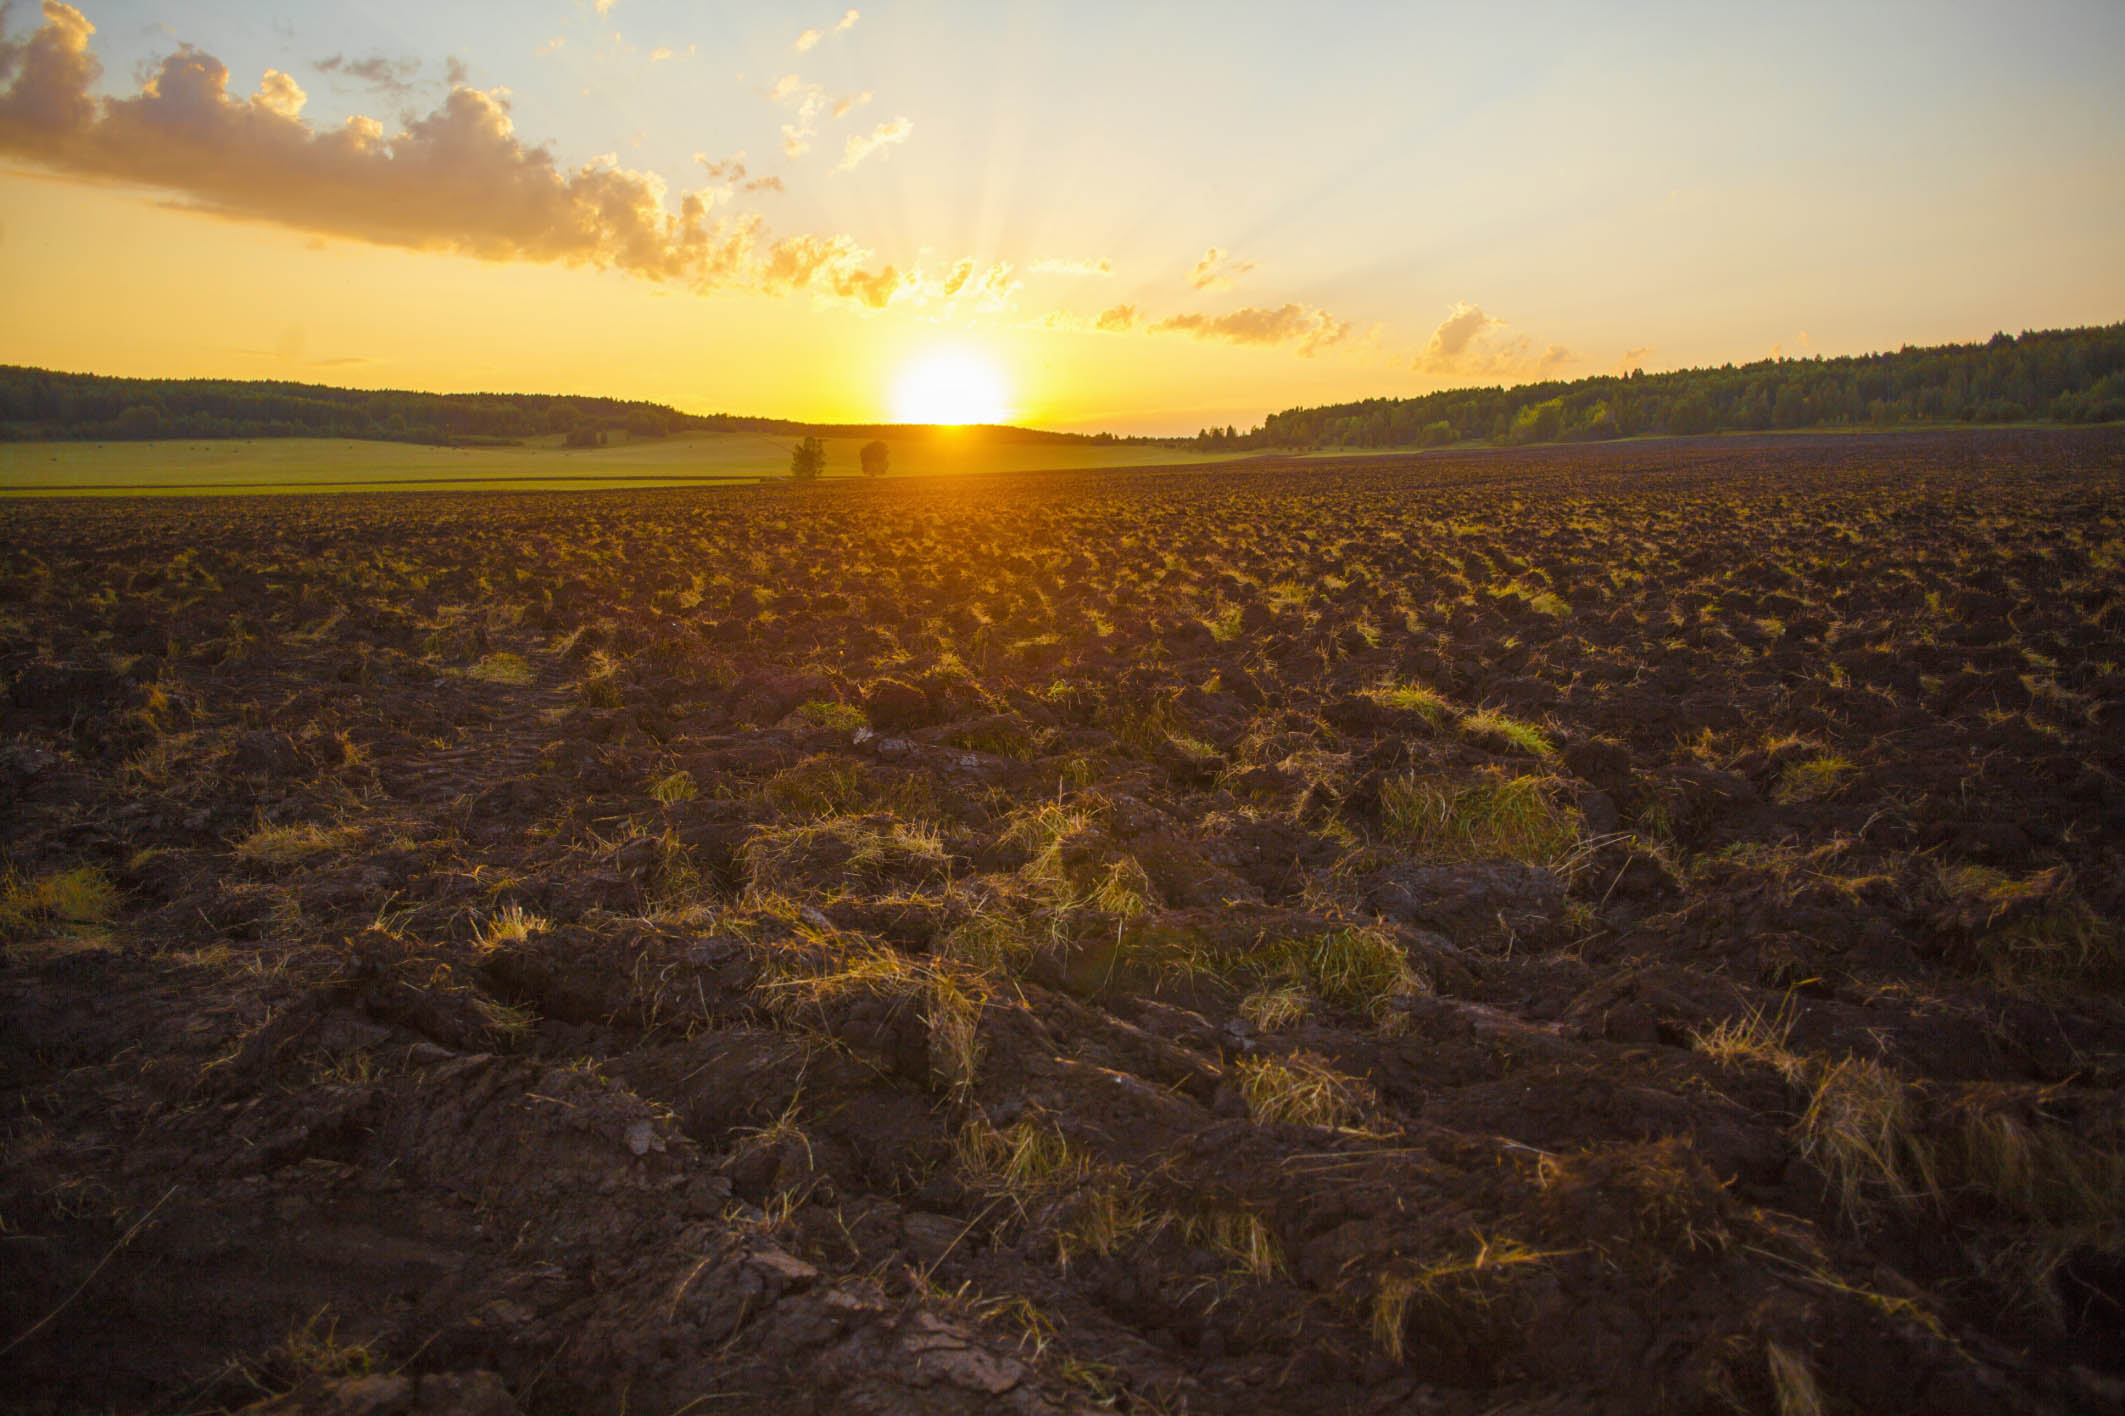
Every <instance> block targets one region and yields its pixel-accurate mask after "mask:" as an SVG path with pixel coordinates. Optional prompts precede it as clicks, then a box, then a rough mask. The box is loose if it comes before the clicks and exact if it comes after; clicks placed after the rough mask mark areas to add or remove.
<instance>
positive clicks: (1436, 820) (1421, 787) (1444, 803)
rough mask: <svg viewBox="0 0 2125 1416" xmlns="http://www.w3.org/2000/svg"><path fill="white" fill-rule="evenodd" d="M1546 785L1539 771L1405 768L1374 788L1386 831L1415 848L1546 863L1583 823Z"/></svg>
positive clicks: (1456, 856)
mask: <svg viewBox="0 0 2125 1416" xmlns="http://www.w3.org/2000/svg"><path fill="white" fill-rule="evenodd" d="M1554 792H1555V788H1554V786H1553V784H1552V783H1551V781H1550V780H1549V779H1548V778H1544V777H1532V776H1519V777H1511V776H1506V775H1505V774H1503V773H1499V772H1489V773H1485V774H1484V775H1482V776H1479V777H1477V778H1475V779H1474V780H1469V781H1454V780H1451V779H1448V778H1445V777H1435V776H1419V775H1417V774H1414V773H1412V774H1410V775H1408V776H1404V777H1399V778H1395V779H1393V780H1390V781H1388V782H1387V783H1385V784H1384V785H1383V786H1382V787H1381V788H1380V814H1381V819H1382V822H1383V825H1384V827H1385V830H1386V833H1387V835H1388V837H1389V838H1390V839H1391V840H1394V841H1396V842H1397V843H1399V844H1401V845H1404V846H1407V847H1409V848H1410V849H1411V850H1412V851H1414V852H1416V853H1417V854H1420V855H1427V856H1435V857H1439V858H1443V859H1446V860H1471V861H1472V860H1495V859H1499V858H1504V859H1509V860H1517V861H1524V862H1526V863H1527V864H1530V865H1554V864H1556V863H1557V862H1559V861H1561V860H1563V859H1564V858H1565V857H1566V856H1568V855H1570V854H1571V852H1572V850H1573V848H1574V847H1575V846H1576V845H1577V844H1578V840H1579V835H1580V829H1581V826H1582V824H1583V823H1582V822H1581V820H1580V817H1579V813H1578V812H1577V811H1574V810H1573V809H1571V808H1570V807H1567V806H1564V805H1562V804H1560V803H1559V802H1558V801H1557V799H1556V797H1555V794H1554Z"/></svg>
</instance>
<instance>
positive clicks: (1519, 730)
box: [1461, 708, 1557, 758]
mask: <svg viewBox="0 0 2125 1416" xmlns="http://www.w3.org/2000/svg"><path fill="white" fill-rule="evenodd" d="M1461 731H1462V733H1463V734H1465V735H1466V736H1468V737H1499V738H1503V739H1505V741H1507V742H1509V743H1511V744H1512V745H1513V746H1514V747H1516V748H1518V749H1519V750H1520V751H1522V752H1526V753H1531V754H1533V755H1534V756H1536V757H1541V758H1550V757H1555V756H1556V755H1557V747H1556V744H1555V743H1552V742H1551V741H1550V740H1549V738H1548V736H1546V735H1545V734H1544V733H1543V731H1542V729H1540V728H1538V727H1536V726H1535V725H1534V724H1533V723H1523V722H1521V721H1520V720H1519V719H1518V718H1508V717H1507V716H1506V715H1505V714H1503V713H1500V712H1498V711H1497V710H1496V709H1492V708H1480V709H1478V710H1476V711H1475V712H1473V713H1471V714H1469V715H1468V716H1467V717H1465V718H1463V719H1462V720H1461Z"/></svg>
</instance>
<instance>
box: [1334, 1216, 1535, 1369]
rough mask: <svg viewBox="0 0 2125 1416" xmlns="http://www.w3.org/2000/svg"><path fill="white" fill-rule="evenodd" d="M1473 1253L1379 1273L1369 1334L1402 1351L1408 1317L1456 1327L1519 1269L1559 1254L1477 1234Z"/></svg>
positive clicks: (1395, 1355) (1394, 1354) (1392, 1353)
mask: <svg viewBox="0 0 2125 1416" xmlns="http://www.w3.org/2000/svg"><path fill="white" fill-rule="evenodd" d="M1474 1237H1475V1240H1476V1247H1475V1251H1474V1252H1473V1253H1469V1254H1465V1255H1454V1256H1451V1257H1447V1258H1441V1259H1437V1260H1435V1261H1433V1262H1431V1263H1429V1264H1426V1265H1423V1266H1421V1267H1417V1268H1399V1269H1396V1270H1393V1271H1390V1272H1388V1273H1384V1274H1382V1275H1380V1277H1379V1279H1378V1280H1377V1281H1376V1282H1375V1283H1374V1285H1373V1294H1372V1305H1371V1306H1372V1313H1371V1318H1372V1323H1371V1326H1372V1336H1373V1340H1374V1341H1375V1342H1377V1343H1378V1344H1379V1345H1380V1349H1381V1350H1382V1351H1384V1352H1385V1353H1386V1354H1387V1355H1388V1356H1389V1357H1390V1358H1392V1359H1393V1360H1395V1361H1397V1362H1399V1361H1401V1360H1403V1358H1404V1357H1405V1356H1406V1355H1407V1350H1408V1343H1409V1335H1410V1328H1411V1326H1412V1324H1413V1323H1422V1324H1423V1325H1425V1326H1435V1325H1443V1326H1445V1327H1448V1328H1460V1327H1463V1326H1465V1325H1466V1323H1467V1320H1468V1318H1469V1317H1470V1315H1471V1313H1472V1312H1474V1311H1480V1310H1482V1309H1485V1308H1488V1307H1489V1306H1490V1305H1491V1304H1492V1303H1493V1302H1495V1301H1496V1299H1497V1297H1498V1296H1499V1294H1500V1293H1501V1292H1502V1291H1503V1290H1504V1289H1505V1288H1506V1287H1507V1286H1509V1285H1510V1284H1511V1283H1512V1282H1513V1280H1514V1279H1515V1278H1516V1277H1517V1276H1518V1275H1520V1274H1521V1273H1524V1272H1528V1271H1531V1270H1532V1269H1533V1267H1535V1266H1537V1265H1541V1264H1545V1263H1548V1262H1549V1261H1550V1260H1551V1259H1555V1258H1561V1257H1563V1251H1559V1250H1541V1249H1536V1248H1533V1247H1530V1246H1529V1245H1526V1244H1523V1243H1521V1242H1520V1241H1519V1240H1517V1239H1510V1238H1502V1237H1492V1236H1487V1235H1484V1234H1481V1233H1478V1234H1476V1235H1475V1236H1474Z"/></svg>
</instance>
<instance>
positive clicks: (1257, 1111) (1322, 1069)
mask: <svg viewBox="0 0 2125 1416" xmlns="http://www.w3.org/2000/svg"><path fill="white" fill-rule="evenodd" d="M1233 1071H1234V1073H1235V1075H1236V1076H1237V1078H1238V1081H1239V1087H1240V1095H1241V1096H1242V1097H1243V1098H1245V1100H1246V1102H1247V1114H1248V1115H1249V1116H1251V1117H1253V1118H1254V1119H1255V1120H1256V1121H1257V1122H1260V1123H1262V1124H1263V1125H1276V1124H1290V1125H1294V1126H1327V1127H1331V1128H1336V1127H1344V1126H1354V1125H1356V1124H1357V1123H1358V1122H1359V1121H1360V1120H1362V1119H1363V1118H1364V1117H1365V1115H1366V1114H1367V1113H1368V1112H1370V1111H1371V1110H1372V1109H1373V1098H1372V1094H1371V1093H1372V1089H1371V1088H1370V1087H1367V1086H1366V1085H1365V1084H1364V1083H1363V1082H1361V1081H1359V1080H1358V1079H1357V1078H1355V1077H1349V1076H1345V1075H1344V1074H1343V1073H1341V1072H1338V1071H1337V1070H1336V1069H1335V1068H1333V1067H1331V1066H1329V1065H1328V1063H1327V1062H1326V1061H1325V1060H1324V1059H1322V1058H1320V1057H1316V1056H1314V1055H1313V1054H1312V1053H1308V1052H1294V1053H1292V1054H1291V1055H1290V1056H1288V1057H1284V1058H1275V1057H1260V1058H1251V1059H1242V1060H1241V1061H1239V1062H1236V1063H1234V1064H1233Z"/></svg>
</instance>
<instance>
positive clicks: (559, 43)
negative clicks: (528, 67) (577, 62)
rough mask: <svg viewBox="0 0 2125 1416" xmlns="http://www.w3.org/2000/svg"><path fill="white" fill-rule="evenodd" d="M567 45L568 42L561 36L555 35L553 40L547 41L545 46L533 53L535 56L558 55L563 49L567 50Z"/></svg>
mask: <svg viewBox="0 0 2125 1416" xmlns="http://www.w3.org/2000/svg"><path fill="white" fill-rule="evenodd" d="M567 45H568V41H567V40H565V39H563V38H562V37H561V36H559V35H555V36H554V37H553V38H552V39H549V40H547V41H546V42H545V43H544V44H542V45H540V46H539V47H538V48H537V49H534V50H532V51H531V52H532V53H533V54H558V53H560V52H561V50H562V49H564V48H566V47H567Z"/></svg>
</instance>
